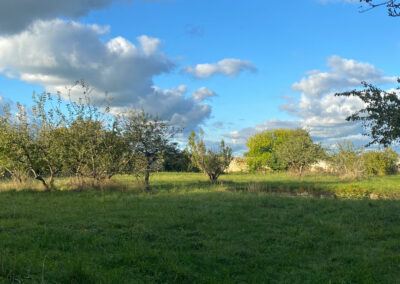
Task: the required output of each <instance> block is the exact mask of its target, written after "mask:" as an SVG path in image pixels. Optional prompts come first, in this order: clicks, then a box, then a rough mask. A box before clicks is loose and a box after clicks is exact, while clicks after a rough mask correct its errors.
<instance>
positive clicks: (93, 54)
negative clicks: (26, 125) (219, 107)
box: [0, 20, 211, 130]
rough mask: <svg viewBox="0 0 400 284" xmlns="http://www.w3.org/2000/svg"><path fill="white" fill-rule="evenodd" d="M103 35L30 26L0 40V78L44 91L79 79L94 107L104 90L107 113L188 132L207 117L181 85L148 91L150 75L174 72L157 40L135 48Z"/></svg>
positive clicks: (49, 24) (48, 24) (143, 39)
mask: <svg viewBox="0 0 400 284" xmlns="http://www.w3.org/2000/svg"><path fill="white" fill-rule="evenodd" d="M104 32H107V28H104V27H99V26H96V25H84V24H81V23H77V22H68V21H62V20H52V21H36V22H35V23H34V24H33V25H31V26H30V28H29V29H27V30H25V31H23V32H21V33H19V34H16V35H11V36H3V37H0V51H1V52H0V73H2V74H4V75H6V76H12V77H14V78H18V79H21V80H23V81H26V82H30V83H37V84H40V85H42V86H44V87H45V88H46V89H47V90H48V91H57V90H59V91H65V86H69V85H71V84H72V83H73V82H75V81H76V80H77V79H79V78H84V79H85V80H86V82H87V83H89V85H91V86H92V87H93V88H94V91H93V93H92V95H93V99H94V102H96V101H102V100H104V92H106V91H107V92H108V94H109V97H111V98H112V107H113V111H120V110H123V109H126V107H130V106H135V107H137V108H144V109H145V110H146V111H149V112H151V113H153V114H155V115H159V116H161V117H162V118H164V119H171V120H173V122H174V123H176V124H179V125H180V124H184V126H185V127H186V128H187V129H188V130H189V128H193V127H196V126H197V125H199V124H201V123H202V122H203V121H204V119H206V118H208V117H209V116H210V113H211V107H210V106H209V105H208V104H204V103H202V102H201V101H198V100H195V99H194V98H192V97H186V92H187V90H186V87H185V86H180V87H178V88H176V89H172V90H162V89H159V88H157V87H155V86H154V83H153V77H154V76H156V75H159V74H162V73H168V72H170V71H171V70H172V69H173V68H174V63H173V62H172V61H171V60H170V59H169V58H168V57H167V55H165V54H164V53H162V52H161V51H160V49H161V41H160V40H159V39H157V38H151V37H148V36H140V37H138V44H135V43H133V42H131V41H129V40H127V39H125V38H123V37H116V38H113V39H111V40H109V41H108V42H104V41H102V40H101V39H100V38H99V36H100V35H101V34H103V33H104ZM72 96H73V98H76V97H77V96H78V94H76V93H73V94H72Z"/></svg>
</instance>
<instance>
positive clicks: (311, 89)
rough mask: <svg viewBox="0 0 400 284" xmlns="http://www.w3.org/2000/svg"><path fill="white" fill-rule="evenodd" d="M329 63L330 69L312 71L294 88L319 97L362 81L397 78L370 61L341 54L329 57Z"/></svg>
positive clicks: (394, 80) (358, 84) (384, 80)
mask: <svg viewBox="0 0 400 284" xmlns="http://www.w3.org/2000/svg"><path fill="white" fill-rule="evenodd" d="M327 65H328V67H330V71H328V72H322V71H318V70H315V71H310V72H309V73H308V77H306V78H303V79H301V81H300V82H296V83H294V84H293V86H292V88H293V90H295V91H299V92H302V93H305V94H308V95H311V96H316V97H317V96H321V95H323V94H325V93H326V92H329V91H338V90H342V89H344V88H348V87H358V86H360V82H361V81H368V82H375V83H376V84H382V83H392V82H396V80H397V78H396V77H385V76H384V73H383V72H382V71H380V70H378V69H377V68H376V67H375V66H373V65H371V64H369V63H364V62H357V61H355V60H351V59H344V58H341V57H339V56H331V57H329V58H328V63H327Z"/></svg>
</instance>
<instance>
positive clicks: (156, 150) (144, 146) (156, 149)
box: [121, 109, 179, 188]
mask: <svg viewBox="0 0 400 284" xmlns="http://www.w3.org/2000/svg"><path fill="white" fill-rule="evenodd" d="M121 119H122V120H123V121H122V128H123V135H124V137H125V139H126V141H127V145H128V149H129V150H128V151H129V153H130V154H129V156H130V157H132V159H131V160H130V165H131V170H132V171H134V174H135V175H136V176H141V175H143V176H144V184H145V186H146V187H147V188H149V186H150V184H149V179H150V173H151V172H153V171H155V170H157V169H159V168H161V167H162V163H161V162H162V156H163V153H164V151H165V150H166V149H168V146H169V145H170V142H171V139H172V138H173V137H174V136H175V135H176V133H177V132H178V131H179V129H176V128H175V127H173V126H170V125H169V123H168V121H163V120H160V118H158V117H153V116H151V115H150V114H148V113H146V112H145V111H144V110H141V111H137V110H136V109H132V110H131V111H130V112H129V113H128V114H127V115H126V116H124V117H122V118H121Z"/></svg>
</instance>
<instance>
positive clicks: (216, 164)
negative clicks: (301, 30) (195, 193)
mask: <svg viewBox="0 0 400 284" xmlns="http://www.w3.org/2000/svg"><path fill="white" fill-rule="evenodd" d="M188 140H189V143H188V146H189V151H190V154H191V156H192V161H193V163H194V164H195V165H197V167H198V168H199V169H200V170H201V171H203V172H204V173H205V174H206V175H207V176H208V178H209V179H210V181H211V182H216V181H217V180H218V178H219V176H220V175H221V174H223V173H224V171H225V170H226V168H228V166H229V164H230V162H231V161H232V149H231V148H230V147H229V146H226V145H225V142H224V140H222V141H221V144H220V146H219V149H217V150H214V149H207V147H206V144H205V143H204V132H200V137H196V134H195V133H194V132H192V133H191V135H190V136H189V138H188Z"/></svg>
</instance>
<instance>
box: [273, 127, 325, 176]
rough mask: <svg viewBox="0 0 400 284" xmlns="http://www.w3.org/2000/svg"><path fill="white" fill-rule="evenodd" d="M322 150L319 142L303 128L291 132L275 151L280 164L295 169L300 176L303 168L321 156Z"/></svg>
mask: <svg viewBox="0 0 400 284" xmlns="http://www.w3.org/2000/svg"><path fill="white" fill-rule="evenodd" d="M323 155H324V151H323V150H322V147H321V145H320V144H315V143H314V142H313V141H312V139H311V137H310V134H309V133H308V132H307V131H306V130H304V129H296V130H294V131H293V132H291V133H290V134H289V135H288V137H287V139H286V140H285V141H284V142H283V143H282V145H281V146H280V147H279V149H278V151H277V157H278V159H279V161H280V162H281V163H282V164H286V165H287V166H288V167H289V168H291V169H293V170H295V171H296V172H297V173H298V174H299V176H300V177H301V176H302V174H303V172H304V170H305V169H306V168H308V167H309V166H311V165H312V164H313V163H315V162H317V161H318V159H320V158H322V157H323Z"/></svg>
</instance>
